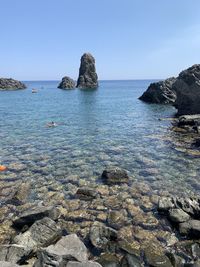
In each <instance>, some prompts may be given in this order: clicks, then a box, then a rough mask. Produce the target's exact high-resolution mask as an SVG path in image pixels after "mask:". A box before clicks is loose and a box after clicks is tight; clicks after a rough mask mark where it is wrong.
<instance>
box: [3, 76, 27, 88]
mask: <svg viewBox="0 0 200 267" xmlns="http://www.w3.org/2000/svg"><path fill="white" fill-rule="evenodd" d="M25 88H26V85H25V84H23V83H22V82H19V81H17V80H14V79H11V78H10V79H6V78H0V91H12V90H18V89H25Z"/></svg>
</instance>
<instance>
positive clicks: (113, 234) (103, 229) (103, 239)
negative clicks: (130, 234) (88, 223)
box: [89, 222, 117, 248]
mask: <svg viewBox="0 0 200 267" xmlns="http://www.w3.org/2000/svg"><path fill="white" fill-rule="evenodd" d="M89 238H90V241H91V243H92V245H93V246H94V247H96V248H104V247H105V246H106V245H107V244H108V242H109V241H116V240H117V231H116V230H114V229H112V228H110V227H107V226H105V225H104V224H103V223H99V222H95V223H94V224H93V225H92V227H91V229H90V235H89Z"/></svg>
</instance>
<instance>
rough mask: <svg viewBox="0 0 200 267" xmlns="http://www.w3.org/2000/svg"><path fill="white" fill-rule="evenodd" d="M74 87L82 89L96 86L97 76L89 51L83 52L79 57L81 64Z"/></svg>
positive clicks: (93, 60)
mask: <svg viewBox="0 0 200 267" xmlns="http://www.w3.org/2000/svg"><path fill="white" fill-rule="evenodd" d="M76 87H79V88H84V89H86V88H97V87H98V76H97V73H96V68H95V59H94V57H93V56H92V55H91V54H89V53H85V54H83V56H82V57H81V65H80V69H79V77H78V81H77V86H76Z"/></svg>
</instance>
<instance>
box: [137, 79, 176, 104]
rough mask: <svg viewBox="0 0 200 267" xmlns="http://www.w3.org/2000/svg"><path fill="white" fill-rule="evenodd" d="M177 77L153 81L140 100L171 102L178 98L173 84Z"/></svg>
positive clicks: (161, 102)
mask: <svg viewBox="0 0 200 267" xmlns="http://www.w3.org/2000/svg"><path fill="white" fill-rule="evenodd" d="M175 81H176V78H174V77H172V78H169V79H166V80H164V81H160V82H156V83H151V84H150V86H149V87H148V89H147V90H146V92H144V93H143V95H142V96H140V97H139V99H140V100H142V101H144V102H148V103H155V104H171V103H174V102H175V100H176V92H175V91H174V90H172V85H173V84H174V82H175Z"/></svg>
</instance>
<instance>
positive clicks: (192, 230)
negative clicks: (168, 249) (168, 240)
mask: <svg viewBox="0 0 200 267" xmlns="http://www.w3.org/2000/svg"><path fill="white" fill-rule="evenodd" d="M179 232H180V233H181V234H183V235H188V236H191V237H194V238H195V239H198V238H200V221H198V220H190V221H187V222H183V223H180V224H179Z"/></svg>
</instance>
